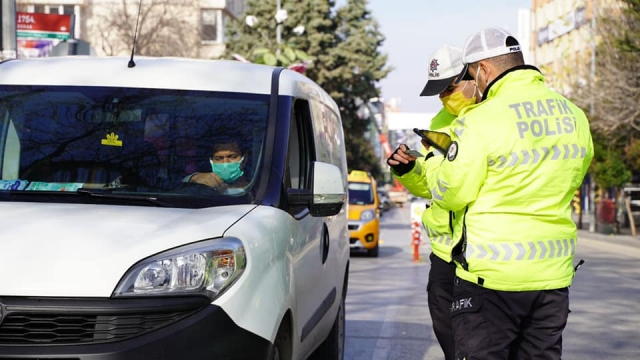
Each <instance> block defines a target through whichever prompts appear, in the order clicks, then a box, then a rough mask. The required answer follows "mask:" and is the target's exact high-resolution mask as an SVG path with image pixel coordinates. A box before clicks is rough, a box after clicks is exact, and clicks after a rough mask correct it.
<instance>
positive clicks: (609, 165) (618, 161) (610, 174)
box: [591, 132, 631, 189]
mask: <svg viewBox="0 0 640 360" xmlns="http://www.w3.org/2000/svg"><path fill="white" fill-rule="evenodd" d="M593 145H594V153H595V154H594V159H593V161H592V163H591V171H592V172H593V174H594V179H595V182H596V185H598V187H599V188H602V189H609V188H612V187H619V186H622V185H624V184H626V183H628V182H629V181H630V180H631V171H629V170H627V166H626V164H625V162H624V147H622V146H619V144H615V143H613V144H612V143H611V142H610V141H609V139H608V138H607V137H606V136H603V135H602V134H599V133H597V132H596V133H593Z"/></svg>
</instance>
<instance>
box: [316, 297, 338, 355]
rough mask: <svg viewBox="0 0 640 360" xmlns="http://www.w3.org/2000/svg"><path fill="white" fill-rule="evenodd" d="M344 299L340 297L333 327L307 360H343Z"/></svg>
mask: <svg viewBox="0 0 640 360" xmlns="http://www.w3.org/2000/svg"><path fill="white" fill-rule="evenodd" d="M344 324H345V320H344V297H343V296H340V308H339V309H338V315H336V320H335V321H334V322H333V327H331V331H330V332H329V335H328V336H327V338H326V339H324V341H323V342H322V344H320V347H318V348H317V349H316V351H314V352H313V354H311V357H309V360H342V359H343V358H344V327H345V326H344Z"/></svg>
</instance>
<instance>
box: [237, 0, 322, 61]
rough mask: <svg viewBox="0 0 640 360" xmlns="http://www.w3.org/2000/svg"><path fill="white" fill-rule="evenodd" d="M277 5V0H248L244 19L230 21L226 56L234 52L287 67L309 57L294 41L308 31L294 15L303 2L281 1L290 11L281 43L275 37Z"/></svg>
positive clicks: (288, 11)
mask: <svg viewBox="0 0 640 360" xmlns="http://www.w3.org/2000/svg"><path fill="white" fill-rule="evenodd" d="M276 5H277V4H276V1H275V0H273V1H263V0H249V2H248V3H247V6H246V8H247V9H248V10H247V11H246V13H245V21H238V22H234V23H231V24H228V27H227V39H228V41H227V49H226V51H225V56H226V57H227V58H232V56H233V54H239V55H241V56H242V57H244V58H246V59H247V60H249V61H251V62H254V63H258V64H267V65H272V66H276V65H277V66H285V67H286V66H290V65H291V64H293V63H296V62H301V61H305V60H309V59H310V57H309V55H307V53H306V52H305V51H304V50H303V48H301V47H299V46H297V44H296V42H295V40H294V38H295V37H297V36H302V35H303V34H304V33H305V32H306V26H305V25H304V24H303V23H301V22H297V19H299V18H300V16H295V15H296V14H297V13H301V12H302V11H300V10H301V9H300V4H297V3H296V2H293V1H288V2H287V1H284V0H282V6H281V8H282V9H283V10H285V11H286V12H287V14H288V16H287V19H286V20H282V21H281V23H280V26H281V41H280V43H278V41H277V36H276V32H277V27H278V21H277V20H276V18H275V14H276ZM292 14H293V15H294V16H292ZM308 15H310V14H308ZM292 18H293V19H292Z"/></svg>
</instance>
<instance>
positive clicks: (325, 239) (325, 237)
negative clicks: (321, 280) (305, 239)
mask: <svg viewBox="0 0 640 360" xmlns="http://www.w3.org/2000/svg"><path fill="white" fill-rule="evenodd" d="M321 236H322V241H320V243H321V245H320V246H322V250H321V254H322V263H323V264H324V263H325V262H326V261H327V257H329V244H330V243H331V241H329V240H330V239H329V228H327V224H322V235H321Z"/></svg>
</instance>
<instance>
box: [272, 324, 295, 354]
mask: <svg viewBox="0 0 640 360" xmlns="http://www.w3.org/2000/svg"><path fill="white" fill-rule="evenodd" d="M268 360H291V331H290V329H289V319H288V318H287V317H285V318H284V319H283V320H282V324H281V325H280V328H279V329H278V334H277V335H276V339H275V340H274V342H273V345H271V352H270V353H269V358H268Z"/></svg>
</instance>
